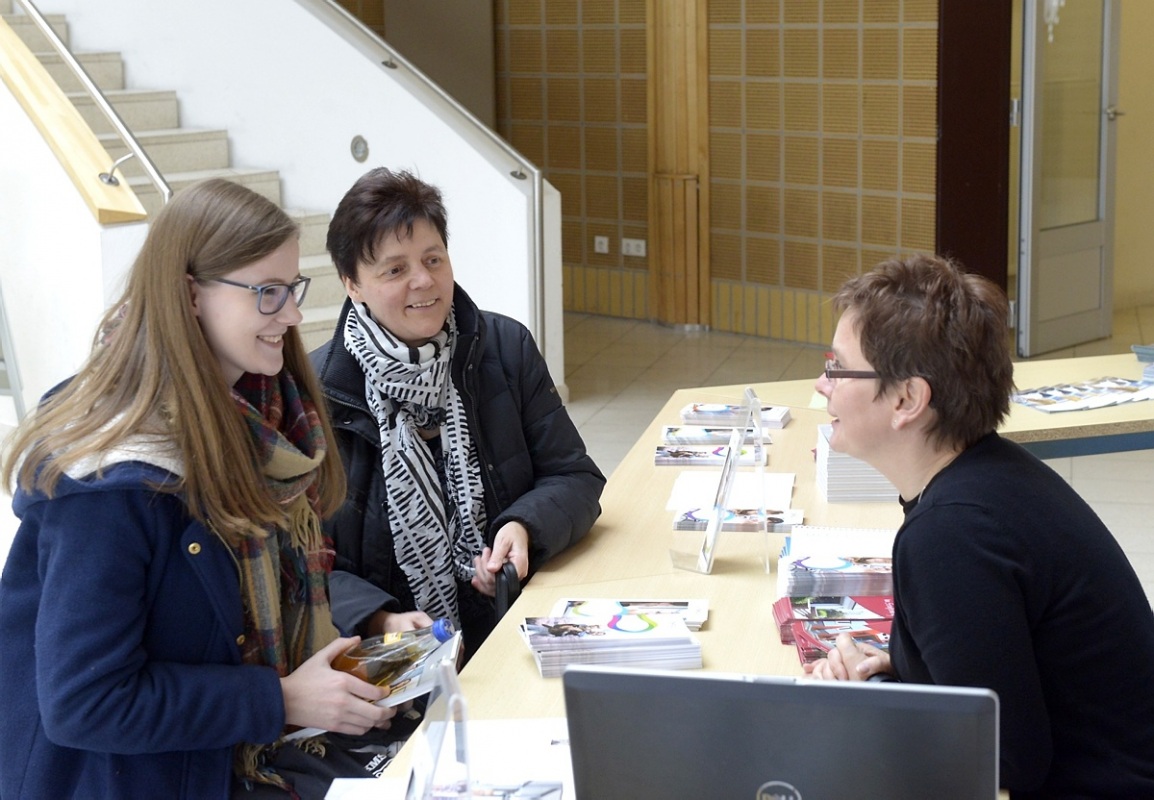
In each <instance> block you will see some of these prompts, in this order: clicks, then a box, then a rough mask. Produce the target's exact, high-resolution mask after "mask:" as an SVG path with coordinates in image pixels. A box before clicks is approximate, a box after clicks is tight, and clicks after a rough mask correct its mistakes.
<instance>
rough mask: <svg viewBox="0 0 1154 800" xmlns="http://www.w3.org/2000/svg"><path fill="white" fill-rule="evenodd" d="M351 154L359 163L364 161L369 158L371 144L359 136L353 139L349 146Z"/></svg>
mask: <svg viewBox="0 0 1154 800" xmlns="http://www.w3.org/2000/svg"><path fill="white" fill-rule="evenodd" d="M349 152H351V153H352V154H353V158H355V159H356V160H357V161H364V160H365V159H366V158H368V157H369V143H368V142H366V141H365V137H364V136H361V135H359V134H358V135H357V136H354V137H353V141H352V142H351V143H350V144H349Z"/></svg>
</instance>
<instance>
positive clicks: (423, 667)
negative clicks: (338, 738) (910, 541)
mask: <svg viewBox="0 0 1154 800" xmlns="http://www.w3.org/2000/svg"><path fill="white" fill-rule="evenodd" d="M460 648H461V633H460V631H458V632H457V633H454V634H453V635H452V637H451V638H449V640H448V641H446V642H443V643H442V644H441V646H440V647H438V648H437V649H436V650H433V651H432V652H431V653H429V654H428V655H427V656H425V657H424V658H423V659H421V660H420V661H418V662H417V663H415V664H414V665H413V666H412V667H410V668H409V669H408V670H406V671H405V672H403V673H401V674H400V675H398V676H397V677H396V678H393V680H392V681H390V682H389V685H388V686H386V687H384V688H386V689H388V691H389V693H388V695H387V696H385V697H383V698H381V699H380V700H378V701H377V703H376V704H377V705H378V706H382V707H384V708H390V707H392V706H397V705H400V704H401V703H404V702H405V701H407V700H414V699H416V698H418V697H421V696H422V695H426V694H428V693H429V692H431V691H432V690H433V687H434V686H436V685H437V672H436V670H435V669H432V667H433V666H435V665H437V664H440V663H441V662H442V661H445V660H448V661H451V662H452V663H454V664H456V663H457V653H458V651H459V650H460ZM321 733H324V731H323V730H321V729H320V728H302V729H301V730H299V731H293V732H292V733H290V734H287V735H286V736H284V737H283V739H282V741H285V742H291V741H293V740H295V739H304V738H307V737H309V736H316V735H318V734H321Z"/></svg>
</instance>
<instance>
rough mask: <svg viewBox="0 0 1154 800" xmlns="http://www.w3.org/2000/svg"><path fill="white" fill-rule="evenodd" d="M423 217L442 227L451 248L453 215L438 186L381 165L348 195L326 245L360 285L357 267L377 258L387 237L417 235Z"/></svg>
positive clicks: (344, 274)
mask: <svg viewBox="0 0 1154 800" xmlns="http://www.w3.org/2000/svg"><path fill="white" fill-rule="evenodd" d="M419 219H423V220H426V221H427V222H428V223H429V224H430V225H432V226H433V227H434V228H436V229H437V233H439V234H440V235H441V241H442V242H444V243H445V245H446V246H448V244H449V223H448V216H447V214H446V213H445V204H444V202H443V201H442V200H441V191H440V190H439V189H437V187H435V186H431V185H430V184H427V183H425V182H424V181H423V180H421V179H420V178H418V177H417V176H415V175H413V174H412V173H411V172H405V171H403V170H402V171H400V172H391V171H389V170H388V169H386V168H385V167H377V168H376V169H372V170H369V171H368V172H366V173H365V174H364V175H362V176H361V177H360V178H358V179H357V182H356V183H354V184H353V185H352V188H350V189H349V190H348V191H347V192H345V196H344V197H342V198H341V202H340V203H338V204H337V210H336V211H334V212H333V219H332V222H330V223H329V233H328V238H327V239H326V241H325V246H326V247H327V248H328V251H329V255H331V256H332V257H333V264H334V265H335V266H336V268H337V274H338V275H340V277H341V278H342V279H344V278H347V279H349V280H351V281H352V282H353V283H356V282H357V264H358V263H359V262H361V261H367V262H370V263H371V262H372V261H374V260H375V258H376V255H375V253H374V251H375V250H376V247H377V244H378V243H379V242H380V241H381V238H382V237H384V236H386V235H388V234H394V235H395V236H396V237H397V238H398V239H400V238H401V237H402V235H403V236H411V235H412V233H413V223H414V222H416V221H417V220H419Z"/></svg>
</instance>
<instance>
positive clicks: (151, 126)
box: [68, 89, 180, 134]
mask: <svg viewBox="0 0 1154 800" xmlns="http://www.w3.org/2000/svg"><path fill="white" fill-rule="evenodd" d="M104 96H105V98H107V99H108V102H109V103H111V104H112V107H113V108H114V109H116V113H117V114H119V115H120V118H121V119H122V120H124V124H125V125H127V126H128V129H129V130H130V131H154V130H162V129H165V128H179V127H180V111H179V107H178V105H177V100H176V92H173V91H164V90H157V89H114V90H112V91H109V92H105V93H104ZM68 97H69V99H70V100H72V104H73V105H74V106H76V108H77V109H78V110H79V111H80V116H82V117H83V118H84V120H85V122H87V123H88V125H89V127H90V128H92V130H93V131H94V132H96V133H98V134H99V133H111V132H112V131H113V128H112V123H110V122H109V121H108V119H107V117H105V116H104V114H103V113H102V112H101V111H100V109H99V108H98V107H97V106H96V103H95V101H93V99H92V98H91V97H89V96H88V95H87V94H86V93H84V92H70V93H69V94H68Z"/></svg>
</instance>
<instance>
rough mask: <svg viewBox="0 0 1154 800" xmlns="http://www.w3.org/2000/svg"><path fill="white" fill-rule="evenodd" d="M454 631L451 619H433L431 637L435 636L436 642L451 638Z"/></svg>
mask: <svg viewBox="0 0 1154 800" xmlns="http://www.w3.org/2000/svg"><path fill="white" fill-rule="evenodd" d="M455 632H456V631H454V630H453V621H452V620H451V619H449V618H448V617H441V618H440V619H437V620H433V637H434V638H436V640H437V641H438V642H447V641H449V640H450V639H452V638H453V634H454V633H455Z"/></svg>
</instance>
